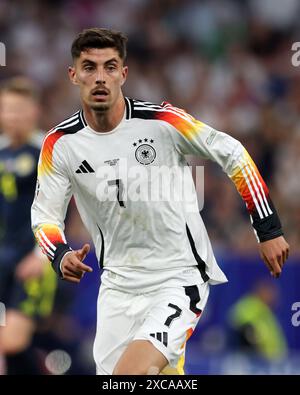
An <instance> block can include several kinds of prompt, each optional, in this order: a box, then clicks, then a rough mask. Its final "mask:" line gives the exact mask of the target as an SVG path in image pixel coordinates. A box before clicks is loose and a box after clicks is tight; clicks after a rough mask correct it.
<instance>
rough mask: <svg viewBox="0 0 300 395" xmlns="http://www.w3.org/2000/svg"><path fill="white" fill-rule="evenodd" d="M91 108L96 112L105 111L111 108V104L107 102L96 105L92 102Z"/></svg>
mask: <svg viewBox="0 0 300 395" xmlns="http://www.w3.org/2000/svg"><path fill="white" fill-rule="evenodd" d="M90 108H91V109H92V110H93V111H95V112H99V113H104V112H106V111H108V110H109V105H108V104H106V103H103V104H100V103H97V104H94V105H93V104H92V105H91V106H90Z"/></svg>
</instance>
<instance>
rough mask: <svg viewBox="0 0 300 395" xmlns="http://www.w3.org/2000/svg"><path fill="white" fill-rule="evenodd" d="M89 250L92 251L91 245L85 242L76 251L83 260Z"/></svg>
mask: <svg viewBox="0 0 300 395" xmlns="http://www.w3.org/2000/svg"><path fill="white" fill-rule="evenodd" d="M89 251H90V245H89V244H85V245H84V246H83V247H82V248H81V249H80V250H78V251H76V255H77V257H78V259H80V260H81V261H83V260H84V259H85V257H86V256H87V254H88V253H89Z"/></svg>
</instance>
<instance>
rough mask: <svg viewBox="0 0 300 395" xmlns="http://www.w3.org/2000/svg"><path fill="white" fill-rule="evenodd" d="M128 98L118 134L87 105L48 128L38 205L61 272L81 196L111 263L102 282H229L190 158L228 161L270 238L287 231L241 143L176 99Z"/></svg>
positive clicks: (103, 262)
mask: <svg viewBox="0 0 300 395" xmlns="http://www.w3.org/2000/svg"><path fill="white" fill-rule="evenodd" d="M125 103H126V108H125V114H124V117H123V119H122V121H121V122H120V123H119V125H118V126H117V127H116V128H115V129H113V130H111V131H110V132H107V133H99V132H96V131H95V130H93V129H92V128H91V127H90V126H89V125H88V124H87V123H86V121H85V119H84V114H83V111H82V110H81V111H78V112H77V113H75V114H74V115H73V116H71V117H70V118H68V119H67V120H65V121H64V122H62V123H60V124H59V125H58V126H56V127H55V128H53V129H52V130H51V131H50V132H49V133H48V134H47V135H46V137H45V140H44V143H43V147H42V150H41V155H40V162H39V169H38V185H37V191H36V196H35V200H34V203H33V206H32V226H33V229H34V233H35V236H36V238H37V241H38V242H39V245H40V246H41V248H42V250H43V251H44V252H45V253H46V254H47V256H48V257H49V259H50V260H51V261H52V264H53V266H54V268H55V269H56V270H57V271H58V272H59V264H60V261H61V259H62V257H63V256H64V254H65V253H66V252H67V251H69V247H68V244H67V241H66V239H65V236H64V219H65V214H66V209H67V206H68V203H69V200H70V198H71V196H72V195H73V196H74V198H75V201H76V204H77V207H78V210H79V213H80V216H81V218H82V220H83V222H84V224H85V226H86V228H87V229H88V231H89V233H90V234H91V237H92V239H93V242H94V245H95V249H96V255H97V258H98V261H99V265H100V267H102V268H104V272H103V275H102V281H104V282H106V283H107V284H110V285H111V286H112V287H116V288H122V289H126V290H128V291H129V292H130V291H132V290H140V289H143V290H144V291H145V290H148V289H149V290H152V289H154V288H155V287H161V285H162V284H164V285H165V286H167V285H170V286H172V285H173V284H177V285H178V284H179V285H180V284H181V285H192V284H195V283H201V282H205V281H209V282H210V283H211V284H216V283H222V282H224V281H226V277H225V275H224V274H223V272H222V271H221V270H220V268H219V266H218V265H217V263H216V260H215V257H214V254H213V251H212V247H211V244H210V241H209V238H208V235H207V232H206V229H205V226H204V224H203V221H202V219H201V216H200V213H199V209H198V205H197V196H196V191H195V188H194V186H193V181H192V175H191V172H190V171H189V170H188V169H187V163H186V160H185V155H188V154H194V155H198V156H200V157H201V158H207V159H211V160H213V161H216V162H217V163H218V164H219V165H220V166H221V167H222V168H223V170H224V171H225V172H226V173H227V174H228V176H229V177H230V178H231V179H232V180H233V182H234V183H235V185H236V187H237V189H238V191H239V192H240V194H241V195H242V197H243V199H244V200H245V203H246V206H247V208H248V210H249V213H250V215H251V217H252V223H253V226H254V228H255V229H256V231H257V236H258V238H259V240H261V241H263V240H267V239H271V238H274V237H276V236H279V235H280V234H282V231H281V226H280V222H279V219H278V217H277V214H276V211H275V209H274V206H273V205H272V202H271V200H270V198H269V195H268V189H267V187H266V185H265V183H264V181H263V180H262V178H261V176H260V174H259V172H258V170H257V168H256V166H255V164H254V163H253V161H252V160H251V158H250V156H249V154H248V153H247V151H246V150H245V148H244V147H243V146H242V145H241V144H240V143H239V142H238V141H237V140H235V139H234V138H232V137H231V136H229V135H227V134H225V133H222V132H219V131H216V130H214V129H213V128H211V127H209V126H207V125H206V124H204V123H202V122H200V121H198V120H195V119H194V118H193V117H192V116H190V115H189V114H187V113H186V112H185V111H183V110H181V109H178V108H176V107H173V106H172V105H171V104H169V103H166V102H164V103H162V104H161V105H155V104H152V103H149V102H142V101H138V100H133V99H129V98H125Z"/></svg>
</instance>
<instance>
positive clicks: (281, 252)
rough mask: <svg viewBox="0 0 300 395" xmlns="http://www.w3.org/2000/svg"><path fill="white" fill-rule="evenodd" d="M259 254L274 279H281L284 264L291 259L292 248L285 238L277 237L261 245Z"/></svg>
mask: <svg viewBox="0 0 300 395" xmlns="http://www.w3.org/2000/svg"><path fill="white" fill-rule="evenodd" d="M258 248H259V252H260V256H261V259H262V260H263V261H264V262H265V264H266V266H267V267H268V269H269V270H270V272H271V275H272V276H273V277H276V278H277V277H279V276H280V274H281V271H282V267H283V264H284V263H285V261H286V260H287V259H288V257H289V249H290V246H289V245H288V243H287V242H286V241H285V239H284V237H283V236H279V237H276V238H275V239H272V240H267V241H264V242H262V243H259V247H258Z"/></svg>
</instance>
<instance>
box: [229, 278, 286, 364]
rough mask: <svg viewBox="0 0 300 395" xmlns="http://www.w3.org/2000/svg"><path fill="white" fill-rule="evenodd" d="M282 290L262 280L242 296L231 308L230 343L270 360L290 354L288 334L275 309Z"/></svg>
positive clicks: (238, 348)
mask: <svg viewBox="0 0 300 395" xmlns="http://www.w3.org/2000/svg"><path fill="white" fill-rule="evenodd" d="M278 296H279V295H278V290H277V288H276V287H275V285H274V283H271V282H270V281H260V282H257V283H256V284H255V286H254V289H253V291H252V292H251V293H249V294H248V295H246V296H243V297H242V298H241V299H239V300H238V301H237V302H236V303H235V304H234V305H233V306H232V307H231V309H230V311H229V320H230V326H231V338H230V346H231V348H232V349H233V350H237V351H240V352H245V353H247V354H249V355H252V356H254V355H256V356H260V357H262V358H265V359H267V360H270V361H276V360H279V359H282V358H284V357H285V356H286V353H287V344H286V340H285V336H284V333H283V331H282V329H281V327H280V324H279V322H278V321H277V319H276V316H275V314H274V313H273V312H272V309H273V308H274V307H275V305H276V303H277V301H278Z"/></svg>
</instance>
